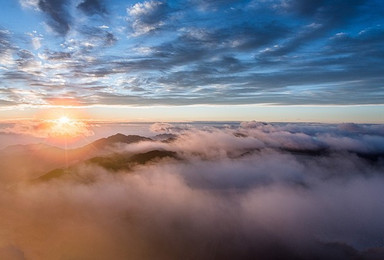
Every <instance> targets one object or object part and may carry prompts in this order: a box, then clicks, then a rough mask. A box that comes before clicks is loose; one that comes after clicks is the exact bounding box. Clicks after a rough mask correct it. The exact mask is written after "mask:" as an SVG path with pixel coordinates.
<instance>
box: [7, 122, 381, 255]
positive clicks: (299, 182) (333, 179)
mask: <svg viewBox="0 0 384 260" xmlns="http://www.w3.org/2000/svg"><path fill="white" fill-rule="evenodd" d="M158 126H160V125H157V126H153V129H159V127H158ZM160 128H162V127H160ZM170 128H171V125H167V126H165V125H164V131H165V132H169V131H168V129H170ZM383 140H384V135H383V132H382V126H378V125H319V124H292V125H290V124H284V125H283V124H274V125H271V124H263V123H257V122H247V123H242V124H241V125H240V126H234V125H230V126H226V127H222V128H215V127H205V128H196V127H193V126H191V127H190V128H189V129H185V130H183V131H182V132H181V133H179V134H178V136H177V137H176V138H173V139H172V140H170V141H168V142H161V141H155V142H140V143H136V144H129V145H120V146H118V148H117V150H116V151H115V152H131V153H140V152H145V151H151V150H155V149H157V150H169V151H174V152H176V153H177V154H178V156H179V157H180V158H179V159H169V158H168V159H162V160H159V161H154V162H153V163H149V164H145V165H138V166H136V167H135V168H133V170H132V171H129V172H119V173H112V172H109V171H108V170H107V169H104V168H102V167H98V166H95V165H90V164H79V165H78V166H77V172H76V176H72V175H69V176H66V177H65V178H61V179H60V178H58V179H55V180H52V181H49V182H42V183H33V184H23V185H22V184H20V185H16V186H12V187H7V188H2V189H0V193H1V194H0V195H1V196H0V215H1V218H0V230H2V237H3V239H2V240H0V258H4V257H8V258H10V259H127V258H130V259H154V258H156V259H257V258H259V259H381V258H383V257H384V240H383V235H382V234H384V227H383V225H382V219H384V200H383V198H384V190H383V188H382V187H383V185H384V176H383V172H384V171H383V170H384V161H383V152H384V146H383ZM84 176H87V177H92V179H93V180H94V181H93V182H90V183H88V184H84V183H83V182H79V181H78V180H79V178H80V177H84Z"/></svg>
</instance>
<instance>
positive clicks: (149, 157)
mask: <svg viewBox="0 0 384 260" xmlns="http://www.w3.org/2000/svg"><path fill="white" fill-rule="evenodd" d="M164 158H172V159H179V157H178V156H177V154H176V153H175V152H171V151H162V150H153V151H149V152H146V153H138V154H134V155H132V154H127V153H122V154H120V153H116V154H113V155H110V156H104V157H102V156H99V157H93V158H91V159H88V160H86V161H84V162H81V163H79V164H76V165H74V166H72V167H70V168H60V169H55V170H52V171H50V172H48V173H46V174H44V175H42V176H40V177H39V178H37V179H35V181H37V182H41V181H50V180H52V179H57V178H60V177H62V176H65V175H69V174H71V173H72V172H76V169H75V168H76V167H78V166H80V165H96V166H99V167H102V168H104V169H106V170H108V171H112V172H118V171H122V170H124V171H130V170H131V169H132V168H133V167H134V166H136V165H145V164H148V163H150V162H155V161H156V160H160V159H164Z"/></svg>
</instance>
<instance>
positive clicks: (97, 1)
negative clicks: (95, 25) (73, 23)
mask: <svg viewBox="0 0 384 260" xmlns="http://www.w3.org/2000/svg"><path fill="white" fill-rule="evenodd" d="M77 8H79V9H80V10H81V11H83V12H84V13H86V14H88V15H94V14H107V9H106V7H105V5H104V1H103V0H84V1H83V2H81V3H80V4H79V5H78V6H77Z"/></svg>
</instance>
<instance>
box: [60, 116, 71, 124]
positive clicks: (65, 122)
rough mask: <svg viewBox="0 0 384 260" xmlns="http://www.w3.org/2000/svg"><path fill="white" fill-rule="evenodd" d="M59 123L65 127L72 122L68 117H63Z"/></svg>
mask: <svg viewBox="0 0 384 260" xmlns="http://www.w3.org/2000/svg"><path fill="white" fill-rule="evenodd" d="M57 121H58V123H59V124H62V125H64V124H68V123H69V122H71V119H70V118H68V117H66V116H62V117H60V118H59V119H58V120H57Z"/></svg>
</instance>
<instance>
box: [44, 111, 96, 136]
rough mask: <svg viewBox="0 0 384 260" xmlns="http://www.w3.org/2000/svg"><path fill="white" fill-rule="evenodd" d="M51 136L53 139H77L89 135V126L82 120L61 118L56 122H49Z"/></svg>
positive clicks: (55, 120)
mask: <svg viewBox="0 0 384 260" xmlns="http://www.w3.org/2000/svg"><path fill="white" fill-rule="evenodd" d="M48 124H49V131H50V136H51V137H53V138H63V137H65V138H76V137H79V136H87V135H88V133H87V132H88V131H89V130H88V127H87V124H86V123H85V122H83V121H81V120H78V119H75V118H70V117H68V116H61V117H59V118H57V119H54V120H49V123H48Z"/></svg>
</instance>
